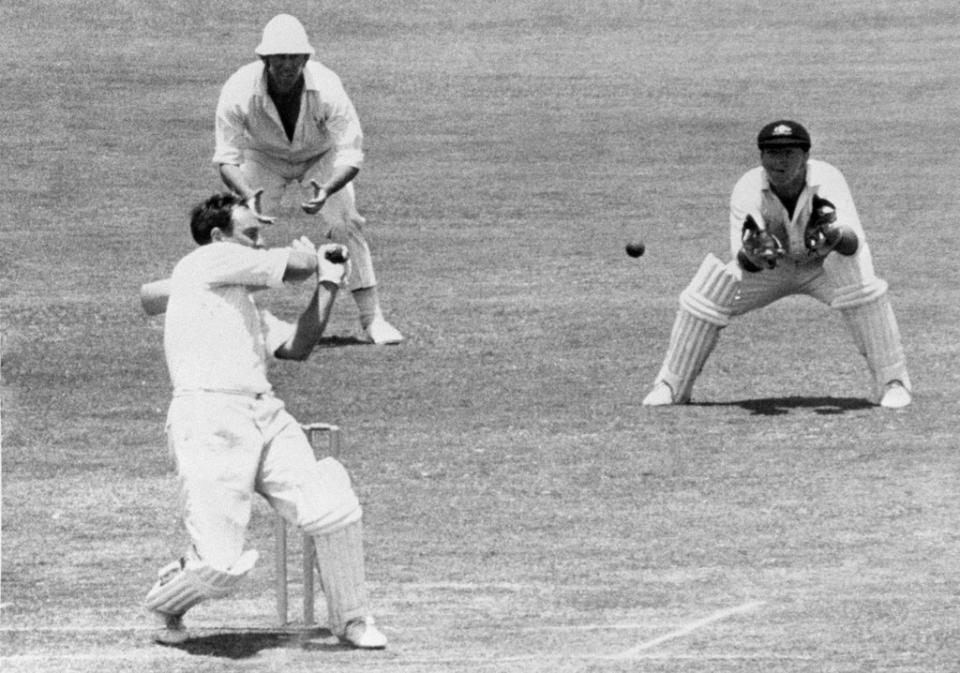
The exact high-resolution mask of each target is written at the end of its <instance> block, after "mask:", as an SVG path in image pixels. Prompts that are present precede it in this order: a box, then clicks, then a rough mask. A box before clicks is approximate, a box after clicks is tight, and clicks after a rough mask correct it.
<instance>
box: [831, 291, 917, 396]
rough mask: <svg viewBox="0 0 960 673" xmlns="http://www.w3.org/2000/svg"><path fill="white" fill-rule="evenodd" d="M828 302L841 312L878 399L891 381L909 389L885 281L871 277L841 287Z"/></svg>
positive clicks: (898, 329) (898, 331) (904, 362)
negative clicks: (862, 357) (869, 374)
mask: <svg viewBox="0 0 960 673" xmlns="http://www.w3.org/2000/svg"><path fill="white" fill-rule="evenodd" d="M831 306H832V307H833V308H836V309H838V310H839V311H840V313H841V314H842V315H843V318H844V320H845V322H846V323H847V327H848V328H849V330H850V333H851V335H852V336H853V341H854V344H855V345H856V347H857V350H858V351H860V353H861V354H862V355H863V356H864V358H865V359H866V361H867V367H868V368H869V369H870V373H871V375H872V376H873V383H874V394H875V396H876V397H877V398H878V399H879V397H880V396H881V395H882V394H883V390H884V388H885V387H886V385H887V384H888V383H890V382H891V381H900V382H901V383H902V384H903V385H904V387H905V388H906V389H907V390H910V389H911V386H910V377H909V375H908V374H907V360H906V356H905V355H904V352H903V345H902V343H901V340H900V327H899V325H898V324H897V319H896V317H895V316H894V313H893V307H892V306H891V305H890V300H889V299H888V297H887V283H886V282H885V281H883V280H881V279H879V278H871V279H870V280H869V281H867V282H866V283H863V284H860V285H854V286H850V287H847V288H843V289H842V290H841V291H840V292H838V293H837V295H836V297H835V299H834V300H833V302H831Z"/></svg>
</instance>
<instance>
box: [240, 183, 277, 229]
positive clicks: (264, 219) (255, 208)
mask: <svg viewBox="0 0 960 673" xmlns="http://www.w3.org/2000/svg"><path fill="white" fill-rule="evenodd" d="M262 195H263V190H262V189H258V190H257V191H255V192H254V193H253V195H252V196H250V197H248V198H247V199H246V200H245V201H244V203H245V204H246V206H247V208H249V209H250V211H251V212H252V213H253V214H254V215H255V216H256V217H257V220H258V221H259V222H261V223H263V224H273V223H274V222H276V221H277V218H275V217H270V216H269V215H264V214H263V213H262V212H261V211H260V197H261V196H262Z"/></svg>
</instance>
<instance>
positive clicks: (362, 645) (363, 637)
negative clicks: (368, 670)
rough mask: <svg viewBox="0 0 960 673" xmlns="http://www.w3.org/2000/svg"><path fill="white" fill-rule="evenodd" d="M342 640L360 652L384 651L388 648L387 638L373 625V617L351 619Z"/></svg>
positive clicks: (341, 637)
mask: <svg viewBox="0 0 960 673" xmlns="http://www.w3.org/2000/svg"><path fill="white" fill-rule="evenodd" d="M340 640H343V641H345V642H346V643H348V644H350V645H352V646H353V647H356V648H357V649H360V650H382V649H383V648H385V647H386V646H387V637H386V636H385V635H383V633H382V632H381V631H380V629H378V628H377V626H376V624H374V623H373V617H359V618H358V619H351V620H350V621H349V622H348V623H347V628H346V629H344V631H343V635H342V636H340Z"/></svg>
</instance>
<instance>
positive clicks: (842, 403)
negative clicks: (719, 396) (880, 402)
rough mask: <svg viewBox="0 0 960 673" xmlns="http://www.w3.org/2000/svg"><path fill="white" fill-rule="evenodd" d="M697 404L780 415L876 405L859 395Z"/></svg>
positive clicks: (841, 411)
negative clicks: (801, 410)
mask: <svg viewBox="0 0 960 673" xmlns="http://www.w3.org/2000/svg"><path fill="white" fill-rule="evenodd" d="M698 406H704V407H706V406H723V407H731V406H735V407H741V408H742V409H746V410H747V411H749V412H751V413H753V414H756V415H758V416H782V415H784V414H789V413H790V412H791V411H793V410H795V409H810V410H812V411H813V412H814V413H816V414H820V415H821V416H837V415H839V414H844V413H846V412H848V411H861V410H863V409H872V408H873V407H875V406H876V405H875V404H874V403H873V402H871V401H870V400H867V399H863V398H861V397H765V398H762V399H758V400H739V401H736V402H707V403H700V404H698Z"/></svg>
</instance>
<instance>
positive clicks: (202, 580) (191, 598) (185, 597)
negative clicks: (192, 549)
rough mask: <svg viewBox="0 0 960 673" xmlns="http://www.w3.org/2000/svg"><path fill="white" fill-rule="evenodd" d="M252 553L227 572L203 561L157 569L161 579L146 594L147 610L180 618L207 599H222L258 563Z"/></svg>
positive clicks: (183, 560) (185, 560)
mask: <svg viewBox="0 0 960 673" xmlns="http://www.w3.org/2000/svg"><path fill="white" fill-rule="evenodd" d="M258 556H259V555H258V554H257V552H256V551H254V550H252V549H251V550H248V551H245V552H244V553H243V554H241V555H240V558H239V559H237V562H236V563H234V564H233V565H232V566H231V567H230V569H229V570H225V571H224V570H217V569H216V568H212V567H211V566H209V565H207V564H206V563H204V562H203V561H198V560H195V559H191V558H181V559H178V560H176V561H174V562H173V563H170V564H168V565H166V566H164V567H163V568H161V569H160V572H159V575H160V578H159V579H158V580H157V583H156V584H155V585H153V588H152V589H150V592H149V593H148V594H147V598H146V601H145V604H146V606H147V607H148V608H149V609H151V610H155V611H156V612H161V613H163V614H166V615H182V614H183V613H184V612H186V611H187V610H189V609H190V608H192V607H193V606H194V605H196V604H197V603H200V602H201V601H204V600H207V599H208V598H223V597H224V596H226V595H227V594H229V593H230V591H231V590H232V589H233V587H234V586H235V585H236V584H237V582H239V581H240V580H241V579H242V578H243V576H244V575H246V574H247V573H248V572H250V570H251V569H252V568H253V566H254V565H255V564H256V562H257V558H258Z"/></svg>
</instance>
